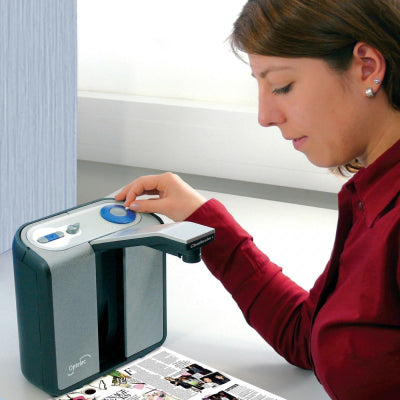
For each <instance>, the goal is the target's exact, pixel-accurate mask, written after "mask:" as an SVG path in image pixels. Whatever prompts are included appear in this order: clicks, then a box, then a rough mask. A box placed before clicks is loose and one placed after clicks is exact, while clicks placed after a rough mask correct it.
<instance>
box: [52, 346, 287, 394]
mask: <svg viewBox="0 0 400 400" xmlns="http://www.w3.org/2000/svg"><path fill="white" fill-rule="evenodd" d="M71 399H72V400H121V399H123V400H189V399H193V400H285V399H283V398H282V397H279V396H277V395H274V394H272V393H269V392H267V391H265V390H263V389H260V388H258V387H256V386H253V385H250V384H249V383H246V382H243V381H241V380H239V379H237V378H234V377H232V376H229V375H227V374H225V373H223V372H221V371H218V370H215V369H214V368H212V367H209V366H207V365H205V364H204V363H202V362H197V361H195V360H192V359H189V358H188V357H185V356H183V355H181V354H178V353H176V352H174V351H172V350H169V349H167V348H165V347H160V348H158V349H157V350H154V351H153V352H151V353H149V354H147V355H146V356H145V357H142V358H139V359H137V360H135V361H133V362H131V363H129V364H126V365H124V366H123V367H120V368H118V369H116V370H114V371H112V372H110V373H109V374H108V375H106V376H104V377H102V378H99V379H97V380H95V381H93V382H92V383H91V384H88V385H85V386H84V387H82V388H81V389H79V390H75V391H73V392H71V393H68V394H65V395H63V396H60V397H56V398H54V400H71Z"/></svg>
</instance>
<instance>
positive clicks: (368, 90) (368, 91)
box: [365, 87, 375, 99]
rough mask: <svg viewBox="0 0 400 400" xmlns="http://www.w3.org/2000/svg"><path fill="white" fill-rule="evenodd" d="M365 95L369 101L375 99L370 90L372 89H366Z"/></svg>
mask: <svg viewBox="0 0 400 400" xmlns="http://www.w3.org/2000/svg"><path fill="white" fill-rule="evenodd" d="M365 94H366V95H367V97H369V98H370V99H371V98H372V97H375V93H374V91H373V90H372V88H370V87H369V88H367V89H365Z"/></svg>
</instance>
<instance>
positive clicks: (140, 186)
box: [115, 172, 206, 221]
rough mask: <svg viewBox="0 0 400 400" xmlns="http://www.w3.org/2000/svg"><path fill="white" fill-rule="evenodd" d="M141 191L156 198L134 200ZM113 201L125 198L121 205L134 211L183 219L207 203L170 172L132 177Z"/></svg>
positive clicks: (178, 219)
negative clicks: (131, 180) (132, 179)
mask: <svg viewBox="0 0 400 400" xmlns="http://www.w3.org/2000/svg"><path fill="white" fill-rule="evenodd" d="M144 194H147V195H158V197H155V198H151V199H144V200H137V197H138V196H141V195H144ZM115 200H117V201H123V200H125V203H124V206H125V207H129V208H130V209H131V210H133V211H138V212H144V213H150V212H153V213H159V214H163V215H166V216H167V217H169V218H171V219H172V220H174V221H183V220H184V219H186V218H187V217H188V216H189V215H190V214H192V213H193V212H194V211H196V210H197V209H198V208H199V207H200V206H201V205H203V204H204V203H205V202H206V199H205V198H204V197H203V196H202V195H201V194H200V193H198V192H197V191H196V190H194V189H193V188H192V187H191V186H189V185H188V184H187V183H185V182H184V181H183V180H182V179H181V178H180V177H179V176H178V175H175V174H172V173H170V172H167V173H165V174H162V175H148V176H142V177H141V178H138V179H136V180H134V181H133V182H131V183H130V184H129V185H127V186H125V187H124V188H123V189H122V191H121V192H119V193H118V194H117V195H116V196H115Z"/></svg>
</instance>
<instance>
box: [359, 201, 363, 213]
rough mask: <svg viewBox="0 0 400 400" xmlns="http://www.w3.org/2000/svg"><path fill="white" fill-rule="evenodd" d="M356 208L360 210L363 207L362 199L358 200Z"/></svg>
mask: <svg viewBox="0 0 400 400" xmlns="http://www.w3.org/2000/svg"><path fill="white" fill-rule="evenodd" d="M358 209H359V210H360V211H362V210H363V209H364V204H363V202H362V201H359V202H358Z"/></svg>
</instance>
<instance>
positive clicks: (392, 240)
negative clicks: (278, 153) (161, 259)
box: [116, 0, 400, 400]
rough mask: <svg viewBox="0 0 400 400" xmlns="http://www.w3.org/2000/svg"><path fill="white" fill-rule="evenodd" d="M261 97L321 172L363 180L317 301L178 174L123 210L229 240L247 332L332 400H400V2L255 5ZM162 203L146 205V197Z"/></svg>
mask: <svg viewBox="0 0 400 400" xmlns="http://www.w3.org/2000/svg"><path fill="white" fill-rule="evenodd" d="M231 43H232V47H233V49H234V51H235V52H236V53H239V52H240V51H243V52H245V53H246V54H247V55H248V59H249V64H250V67H251V70H252V74H253V76H254V77H255V79H256V80H257V83H258V88H259V113H258V114H259V117H258V118H259V122H260V124H261V125H262V126H265V127H268V126H278V127H279V128H280V130H281V132H282V135H283V137H284V138H285V139H287V140H291V141H292V142H293V145H294V148H295V149H296V150H298V151H301V152H303V153H304V154H305V155H306V156H307V157H308V159H309V160H310V161H311V162H312V163H313V164H315V165H317V166H321V167H328V168H333V169H338V170H339V171H341V172H343V171H349V172H351V173H354V172H356V174H355V175H354V176H353V177H352V178H351V179H350V180H349V181H348V182H347V183H346V184H345V185H344V186H343V188H342V190H341V192H340V193H339V220H338V227H337V234H336V240H335V243H334V247H333V251H332V255H331V259H330V261H329V263H328V265H327V267H326V269H325V271H324V272H323V274H322V275H321V276H320V277H319V278H318V280H317V281H316V283H315V285H314V287H313V288H312V289H311V290H310V292H307V291H305V290H303V289H302V288H300V287H299V286H298V285H296V284H295V283H294V282H292V281H291V280H290V279H289V278H287V277H286V276H284V275H283V274H282V271H281V268H279V267H278V266H276V265H275V264H274V263H273V262H271V261H270V260H269V258H268V257H267V256H266V255H264V254H263V253H261V252H260V251H259V250H258V249H257V247H256V246H255V245H254V243H253V241H252V238H251V236H250V235H249V234H248V233H246V232H245V231H244V230H243V229H242V228H241V227H240V226H239V225H238V224H237V223H236V221H235V220H234V219H233V217H232V216H231V215H230V214H229V213H228V212H227V210H226V209H225V208H224V207H223V205H221V204H220V203H219V202H217V201H216V200H213V199H212V200H209V201H206V199H204V198H203V197H202V196H201V195H200V194H199V193H197V192H196V191H194V190H193V189H192V188H191V187H189V186H188V185H187V184H186V183H184V182H183V181H182V180H181V179H180V178H179V177H177V176H176V175H173V174H169V173H167V174H163V175H160V176H148V177H142V178H139V179H138V180H135V181H133V182H132V183H131V184H129V185H128V186H127V187H125V188H124V189H123V190H122V191H121V193H119V194H118V195H117V196H116V199H117V200H125V205H126V206H127V207H130V208H131V209H133V210H137V211H141V212H159V213H163V214H165V215H167V216H169V217H170V218H172V219H174V220H176V221H179V220H184V219H186V220H189V221H193V222H197V223H201V224H204V225H210V226H213V227H215V228H216V239H215V241H214V242H213V243H211V244H210V245H208V246H206V247H205V248H204V250H203V259H204V261H205V263H206V265H207V266H208V268H209V269H210V271H211V272H212V273H213V274H214V275H215V276H216V277H217V278H218V279H220V280H221V281H222V283H223V284H224V286H225V287H226V288H227V290H228V291H229V292H230V293H231V294H232V296H233V297H234V299H235V300H236V301H237V303H238V305H239V306H240V308H241V310H242V311H243V313H244V315H245V317H246V319H247V321H248V322H249V324H250V325H251V326H253V327H254V328H255V329H256V330H257V331H258V332H259V333H260V334H261V335H262V337H264V338H265V340H267V341H268V342H269V343H270V344H271V345H272V346H273V347H274V348H275V349H276V350H277V351H278V352H279V353H280V354H281V355H283V356H284V357H285V358H286V359H287V360H288V361H289V362H291V363H293V364H294V365H297V366H299V367H302V368H307V369H312V370H313V371H314V372H315V374H316V376H317V378H318V379H319V381H320V382H321V384H322V385H323V386H324V388H325V390H326V391H327V393H328V394H329V395H330V396H331V398H332V399H340V400H344V399H346V400H347V399H348V400H358V399H360V400H361V399H362V400H366V399H380V400H383V399H397V398H400V266H399V245H400V199H399V192H400V141H399V139H400V112H399V110H400V69H399V67H398V66H399V65H400V2H399V1H394V0H325V1H323V2H321V1H319V0H318V1H317V0H308V1H305V0H303V1H300V0H286V1H283V0H250V1H248V2H247V4H246V5H245V6H244V8H243V10H242V13H241V14H240V16H239V17H238V19H237V21H236V22H235V25H234V30H233V33H232V36H231ZM148 193H151V194H158V195H159V198H158V199H156V200H137V199H136V198H137V196H139V195H141V194H148Z"/></svg>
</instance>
